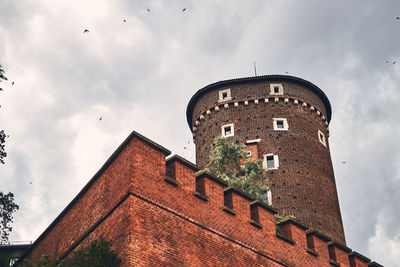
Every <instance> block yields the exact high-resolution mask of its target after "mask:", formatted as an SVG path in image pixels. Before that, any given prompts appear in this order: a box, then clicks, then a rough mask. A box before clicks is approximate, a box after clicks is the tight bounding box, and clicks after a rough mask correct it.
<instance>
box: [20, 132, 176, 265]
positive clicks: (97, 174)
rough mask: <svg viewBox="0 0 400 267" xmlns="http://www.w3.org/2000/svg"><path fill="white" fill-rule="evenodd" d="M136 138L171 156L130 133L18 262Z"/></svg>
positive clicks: (162, 149) (148, 140) (153, 144)
mask: <svg viewBox="0 0 400 267" xmlns="http://www.w3.org/2000/svg"><path fill="white" fill-rule="evenodd" d="M133 138H137V139H139V140H140V141H142V142H144V143H146V144H147V145H150V146H152V147H153V148H154V149H156V150H158V151H160V152H161V153H163V154H164V155H165V156H168V155H169V154H171V151H170V150H168V149H166V148H165V147H163V146H161V145H159V144H157V143H156V142H154V141H152V140H150V139H148V138H147V137H145V136H143V135H141V134H140V133H138V132H136V131H132V132H131V133H130V134H129V136H128V137H127V138H126V139H125V140H124V141H123V142H122V144H120V145H119V147H118V148H117V149H116V150H115V151H114V153H112V155H111V156H110V157H109V158H108V159H107V161H106V162H105V163H104V164H103V166H101V168H100V169H99V170H98V171H97V172H96V173H95V175H94V176H93V177H92V178H91V179H90V180H89V182H87V184H86V185H85V186H84V187H83V188H82V189H81V191H80V192H79V193H78V194H77V195H76V196H75V197H74V198H73V199H72V200H71V202H70V203H69V204H68V205H67V206H66V207H65V208H64V209H63V210H62V211H61V213H60V214H58V216H57V217H56V218H55V219H54V220H53V222H52V223H51V224H50V225H49V226H48V227H47V228H46V229H45V230H44V231H43V233H42V234H41V235H40V236H39V237H38V238H37V239H36V240H35V242H33V244H32V245H30V246H29V248H28V250H27V251H25V253H24V254H23V255H22V256H21V258H20V259H19V262H20V261H21V260H23V259H24V258H25V257H26V256H27V255H28V254H29V253H30V252H31V251H32V250H33V249H34V248H35V247H36V246H37V244H39V242H40V241H41V240H42V239H43V238H44V237H45V236H46V235H47V234H48V233H49V232H50V231H51V229H53V227H54V226H55V225H56V224H57V223H58V222H59V221H60V220H61V219H62V218H64V216H65V215H66V214H67V213H68V211H69V210H70V209H71V208H72V207H73V206H74V205H75V204H76V203H77V202H78V201H79V199H81V197H82V196H83V195H84V194H85V193H86V192H87V191H88V190H89V189H90V187H91V186H92V185H93V184H94V182H95V181H96V180H97V179H98V178H99V177H100V176H101V175H102V174H103V173H104V172H105V171H106V170H107V169H108V167H109V166H110V165H111V164H112V163H113V162H114V160H115V159H116V158H117V157H118V155H119V154H120V153H121V152H122V151H123V150H124V148H125V147H126V146H127V145H128V144H129V142H130V141H131V140H132V139H133Z"/></svg>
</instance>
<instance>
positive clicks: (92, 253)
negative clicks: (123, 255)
mask: <svg viewBox="0 0 400 267" xmlns="http://www.w3.org/2000/svg"><path fill="white" fill-rule="evenodd" d="M111 245H112V244H111V242H110V241H106V240H104V238H103V236H100V238H99V239H98V240H94V241H92V243H90V245H89V246H88V247H85V248H83V249H80V250H77V251H75V252H73V253H72V256H71V257H70V258H68V259H66V260H65V261H63V262H62V263H61V265H60V266H62V267H74V266H79V267H103V266H108V267H117V266H120V264H121V259H120V258H118V256H117V254H116V253H115V251H113V250H112V249H111Z"/></svg>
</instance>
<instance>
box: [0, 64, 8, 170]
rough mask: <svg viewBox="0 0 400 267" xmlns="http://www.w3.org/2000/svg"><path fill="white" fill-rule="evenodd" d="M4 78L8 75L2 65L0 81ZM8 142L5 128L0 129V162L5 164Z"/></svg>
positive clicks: (0, 89)
mask: <svg viewBox="0 0 400 267" xmlns="http://www.w3.org/2000/svg"><path fill="white" fill-rule="evenodd" d="M2 80H6V81H7V77H6V76H4V70H3V67H2V66H1V65H0V82H1V81H2ZM0 91H3V89H2V88H1V87H0ZM5 142H6V134H5V133H4V131H3V130H1V131H0V163H3V164H4V160H3V159H4V158H5V157H6V156H7V153H6V152H5V151H4V143H5Z"/></svg>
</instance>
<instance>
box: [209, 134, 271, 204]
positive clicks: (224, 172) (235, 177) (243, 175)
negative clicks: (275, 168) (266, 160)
mask: <svg viewBox="0 0 400 267" xmlns="http://www.w3.org/2000/svg"><path fill="white" fill-rule="evenodd" d="M244 148H245V146H244V145H236V144H234V143H232V142H230V141H229V140H228V139H227V138H224V137H217V138H216V139H215V141H214V148H213V150H212V151H211V156H210V162H209V163H208V164H207V166H206V168H205V169H206V170H207V171H208V172H210V173H211V174H212V175H214V176H216V177H218V178H220V179H221V180H223V181H225V182H226V183H227V184H228V185H229V186H232V187H234V188H237V189H239V190H241V191H243V192H244V193H246V194H248V195H249V196H251V197H253V198H255V199H260V200H263V201H265V200H266V197H265V196H266V193H267V192H268V190H269V179H268V178H267V174H266V172H265V171H264V169H263V168H262V161H261V160H256V161H251V160H247V157H246V152H245V151H244ZM243 161H245V164H244V165H241V162H243Z"/></svg>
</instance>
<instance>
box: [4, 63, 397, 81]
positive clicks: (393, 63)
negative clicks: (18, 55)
mask: <svg viewBox="0 0 400 267" xmlns="http://www.w3.org/2000/svg"><path fill="white" fill-rule="evenodd" d="M393 64H394V63H393ZM11 85H14V81H13V82H12V83H11Z"/></svg>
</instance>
